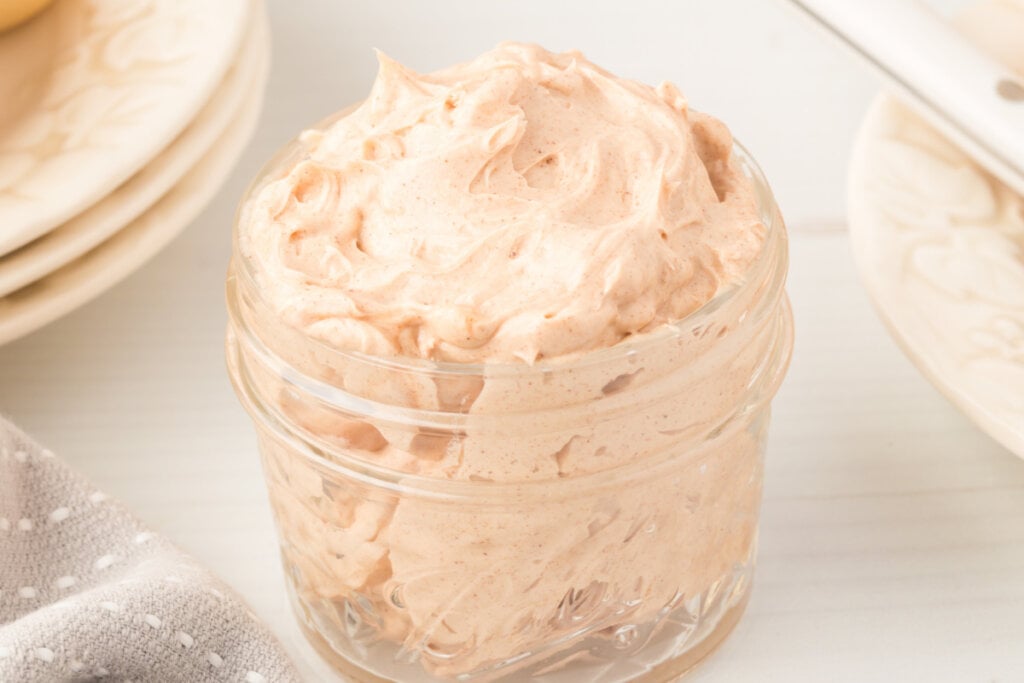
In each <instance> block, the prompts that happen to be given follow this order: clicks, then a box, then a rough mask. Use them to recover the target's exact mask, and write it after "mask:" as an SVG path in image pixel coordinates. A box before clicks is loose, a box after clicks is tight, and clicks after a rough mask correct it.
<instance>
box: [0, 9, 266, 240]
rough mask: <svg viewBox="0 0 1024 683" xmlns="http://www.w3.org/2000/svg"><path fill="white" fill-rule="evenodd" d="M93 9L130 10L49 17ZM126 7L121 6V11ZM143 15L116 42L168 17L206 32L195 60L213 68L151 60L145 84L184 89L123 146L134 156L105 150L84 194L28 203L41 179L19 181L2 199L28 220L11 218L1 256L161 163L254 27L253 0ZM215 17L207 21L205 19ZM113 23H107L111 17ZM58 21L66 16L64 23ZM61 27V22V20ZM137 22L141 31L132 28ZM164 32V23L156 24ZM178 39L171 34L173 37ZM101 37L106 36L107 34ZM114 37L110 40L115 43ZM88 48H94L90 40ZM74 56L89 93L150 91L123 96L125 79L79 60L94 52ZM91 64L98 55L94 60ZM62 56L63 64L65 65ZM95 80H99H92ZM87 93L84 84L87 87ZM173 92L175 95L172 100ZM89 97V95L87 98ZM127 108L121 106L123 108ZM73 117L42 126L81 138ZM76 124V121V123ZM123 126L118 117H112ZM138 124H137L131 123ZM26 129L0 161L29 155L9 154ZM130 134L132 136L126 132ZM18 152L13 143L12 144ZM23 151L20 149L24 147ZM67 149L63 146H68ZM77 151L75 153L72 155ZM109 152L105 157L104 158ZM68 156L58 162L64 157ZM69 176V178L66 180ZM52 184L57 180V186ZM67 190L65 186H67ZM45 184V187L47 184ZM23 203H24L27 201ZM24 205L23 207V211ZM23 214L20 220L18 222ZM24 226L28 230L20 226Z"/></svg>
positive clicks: (54, 115) (82, 184)
mask: <svg viewBox="0 0 1024 683" xmlns="http://www.w3.org/2000/svg"><path fill="white" fill-rule="evenodd" d="M75 4H78V5H82V4H87V5H89V7H90V8H91V9H92V10H94V11H93V13H92V16H93V17H94V20H95V17H96V15H99V14H102V12H100V10H99V9H98V8H106V7H107V6H108V5H110V6H111V7H112V9H111V10H110V13H111V14H112V15H114V16H115V17H116V13H117V12H118V11H121V12H125V11H126V10H125V9H124V6H125V5H126V4H127V3H126V2H121V3H109V2H97V0H63V1H62V2H58V3H55V4H54V5H53V6H51V7H49V8H48V9H47V10H45V11H44V13H43V15H49V14H51V13H55V12H58V13H59V12H67V13H70V12H72V11H79V10H76V9H75V8H74V7H72V5H75ZM119 5H120V6H119ZM142 6H143V3H139V7H142ZM139 7H136V8H135V10H136V15H135V16H131V12H130V11H128V14H129V19H128V20H127V21H126V23H125V24H123V25H121V26H118V28H117V31H118V32H117V33H114V34H113V38H114V39H116V38H117V37H119V36H123V35H125V34H126V33H129V29H132V28H135V29H136V30H142V29H140V28H139V27H140V26H141V27H143V28H146V26H147V25H146V23H145V22H147V21H149V20H150V18H147V17H145V16H142V15H143V13H144V11H153V12H163V13H166V15H165V14H161V15H160V16H161V17H163V22H164V23H165V25H167V26H172V25H176V24H178V23H180V22H188V21H193V23H194V25H200V26H202V25H205V32H204V33H203V38H201V39H200V40H199V42H198V43H196V44H195V45H194V47H195V50H194V52H195V54H193V55H192V56H191V61H192V62H194V61H196V60H198V59H200V57H201V55H200V53H203V54H205V56H206V58H207V59H208V61H207V62H204V63H202V64H192V63H191V62H189V64H190V66H189V67H186V66H184V64H185V63H186V62H188V60H185V59H181V58H180V55H179V56H177V57H178V58H177V59H172V58H171V56H168V59H167V61H166V62H164V63H161V64H159V65H157V64H156V63H155V62H158V61H159V60H152V58H151V57H150V58H149V59H148V60H147V62H148V65H147V69H150V70H152V71H153V73H152V74H151V75H150V78H151V80H150V81H148V82H146V81H144V79H143V82H145V83H146V85H148V86H152V85H154V84H156V83H159V84H160V85H161V87H165V88H167V87H168V86H169V85H170V84H173V83H175V81H177V84H176V86H175V87H170V88H169V89H168V94H167V96H166V97H165V98H163V99H161V102H160V105H159V106H153V107H152V109H154V110H155V113H154V112H153V111H150V112H149V114H148V115H147V116H144V117H140V119H139V120H140V121H141V120H143V119H144V120H145V123H144V124H143V123H140V124H139V127H138V128H137V129H136V133H137V134H136V135H134V136H133V137H132V139H131V141H130V142H131V144H119V145H118V147H119V148H127V149H129V150H130V151H127V152H124V151H122V152H121V153H120V154H112V153H111V152H110V150H109V148H104V147H102V146H101V147H99V149H101V150H104V151H100V152H96V153H94V154H93V155H92V157H91V158H93V159H94V163H96V161H95V160H96V159H97V158H99V157H102V161H99V162H98V163H100V165H101V167H102V166H105V167H106V168H105V172H103V173H93V172H86V171H85V170H83V171H81V173H79V174H78V175H77V176H76V183H77V189H75V187H76V186H72V185H71V184H69V183H66V180H65V178H63V177H61V179H60V180H59V181H57V184H58V185H59V186H60V191H48V192H46V193H45V195H44V196H43V197H37V198H36V200H35V201H24V200H23V197H24V196H25V195H27V194H28V195H30V194H31V192H29V191H28V190H27V189H26V186H25V185H26V182H28V183H29V184H40V180H39V179H38V178H36V179H32V180H26V179H30V178H31V174H25V173H22V174H21V175H20V176H19V179H18V180H17V181H15V182H14V183H11V184H7V185H4V186H0V199H3V198H4V197H5V195H6V196H7V198H8V199H11V198H14V199H13V200H12V201H14V202H15V204H14V207H19V206H20V207H21V209H23V210H24V211H25V212H26V213H25V215H24V216H22V217H21V218H20V219H18V218H17V217H10V216H8V221H7V222H6V224H5V226H4V231H3V232H0V254H6V253H8V252H10V251H12V250H13V249H16V248H17V247H19V246H21V245H23V244H25V243H27V242H29V241H31V240H32V239H35V238H36V237H39V236H40V235H42V234H44V233H46V232H47V231H49V230H51V229H53V228H54V227H56V226H58V225H60V224H61V223H63V222H64V221H66V220H68V219H69V218H71V217H72V216H74V215H75V214H77V213H79V212H80V211H82V210H83V209H85V208H86V207H88V206H90V205H91V204H93V203H94V202H96V201H97V200H99V199H100V198H101V197H103V196H104V195H105V194H106V193H107V192H108V191H109V190H110V188H111V187H116V186H118V185H120V184H121V183H123V182H124V181H125V180H127V179H128V178H130V177H131V176H132V175H134V174H135V173H136V172H138V171H139V169H141V168H142V167H143V166H145V165H146V163H148V162H149V161H150V160H151V159H152V158H153V157H155V156H156V155H157V154H158V153H159V152H160V150H162V149H163V148H165V147H166V146H167V145H168V144H169V143H170V142H171V141H172V140H173V139H174V138H175V137H176V136H177V135H178V134H179V133H180V132H181V131H182V130H183V129H184V128H185V126H186V125H188V123H189V121H191V120H192V119H193V118H195V116H196V114H197V113H198V111H199V109H200V108H201V107H202V106H203V104H204V103H206V102H207V101H208V100H209V99H210V97H211V96H212V94H213V91H214V89H215V88H216V86H217V84H218V83H219V82H220V81H221V80H222V78H223V76H224V74H225V72H226V71H227V69H228V67H229V65H230V64H231V61H232V58H233V57H234V56H235V55H237V54H238V49H239V45H240V43H241V39H242V35H243V31H244V29H245V27H246V26H247V24H248V16H247V13H248V12H249V11H250V3H249V2H247V1H246V0H216V2H214V3H208V2H205V1H204V0H187V1H186V0H173V1H172V2H167V1H161V0H148V2H146V3H145V7H144V9H139ZM204 14H205V15H207V16H204ZM43 15H40V16H38V17H35V18H33V19H32V20H31V21H30V22H29V23H32V22H37V21H46V20H50V19H48V17H46V16H43ZM104 16H105V15H104ZM197 17H201V18H202V20H201V21H199V20H197ZM57 18H58V19H59V18H60V16H59V15H58V17H57ZM53 20H54V21H56V19H53ZM132 22H135V23H132ZM151 23H152V24H154V25H155V24H156V23H158V22H151ZM25 28H26V26H21V27H18V28H16V29H13V30H14V31H21V30H24V29H25ZM101 28H102V29H103V31H104V32H105V31H107V30H109V27H107V26H102V24H101ZM165 30H167V31H170V30H171V29H170V28H168V29H165ZM96 32H97V33H99V32H101V31H99V29H97V30H96ZM108 37H109V36H108ZM82 42H89V41H88V40H83V41H82ZM68 52H69V53H70V54H72V55H74V56H73V57H72V58H71V61H72V62H75V64H73V68H71V67H69V70H74V69H78V68H80V69H81V70H82V71H83V72H85V73H86V76H84V77H83V78H84V80H85V81H87V86H88V88H91V89H93V90H96V89H103V88H109V89H112V90H114V91H115V92H118V94H119V95H124V96H125V97H129V98H130V97H131V96H132V94H134V95H135V96H139V95H140V94H141V93H142V92H143V91H144V90H145V88H144V87H136V89H135V90H129V89H125V90H121V91H119V86H118V81H117V80H116V79H117V78H124V76H123V74H118V73H116V70H114V71H115V73H114V74H113V75H109V74H104V73H100V72H103V71H108V70H107V69H96V68H89V67H87V66H79V65H78V63H77V61H76V60H82V63H83V64H84V63H87V62H86V58H85V57H82V56H81V55H80V53H84V52H86V50H84V49H82V48H81V46H79V45H77V44H73V45H70V46H68ZM90 57H91V55H90ZM59 59H60V56H58V60H59ZM172 63H178V64H177V66H176V67H175V68H176V69H177V70H176V71H175V72H174V73H175V74H176V78H171V77H169V75H168V74H167V73H164V71H163V69H165V68H168V65H170V64H172ZM90 79H94V80H90ZM79 85H81V84H79ZM172 91H173V95H171V94H170V93H171V92H172ZM81 92H85V90H83V91H80V92H79V93H78V94H81ZM57 99H58V100H59V101H60V102H61V103H62V104H58V105H55V106H58V107H61V106H64V103H67V102H69V101H72V100H75V99H77V98H76V97H61V98H57ZM123 103H124V100H121V104H123ZM70 110H71V111H76V109H75V108H74V107H71V109H70ZM66 112H67V110H66V109H60V111H46V112H45V113H44V114H41V115H40V116H41V119H42V120H44V121H51V120H60V121H61V123H60V125H61V126H65V127H72V128H75V132H76V133H77V132H79V131H78V130H77V129H78V128H79V124H78V123H76V124H74V126H69V125H68V122H67V118H68V115H67V113H66ZM72 118H73V117H72ZM83 118H86V119H88V118H89V117H88V116H85V115H84V114H83ZM110 118H116V117H110ZM129 118H130V117H129ZM103 120H104V121H105V122H106V123H105V124H103V125H100V124H97V125H96V128H98V129H103V128H104V126H105V125H111V126H112V125H113V124H110V123H109V119H107V118H104V119H103ZM24 123H25V121H24V119H22V120H21V124H12V125H10V126H7V127H5V128H7V129H8V134H7V135H5V136H2V137H0V153H2V154H12V155H13V154H23V153H24V152H23V149H24V148H22V147H19V146H18V145H15V146H14V147H13V148H9V147H5V143H6V142H7V139H8V138H11V137H12V135H11V132H12V131H13V132H14V133H17V134H18V135H16V136H14V137H18V138H19V139H21V137H22V136H21V135H20V134H21V133H22V132H23V129H22V128H23V125H24ZM112 130H113V128H112V127H111V129H110V130H106V131H105V132H104V133H103V134H104V135H110V134H111V131H112ZM122 132H124V131H122ZM93 134H96V130H95V129H93V130H92V131H90V135H93ZM119 137H120V134H119ZM11 144H13V143H11ZM19 144H20V143H19ZM62 144H63V143H62ZM72 151H73V150H72ZM104 152H105V153H104ZM62 153H69V151H68V149H63V148H62ZM59 156H60V155H57V157H59ZM54 158H55V157H53V156H49V157H46V159H45V162H46V163H52V162H53V160H54ZM42 164H43V161H40V162H39V163H37V164H36V165H35V166H30V167H31V168H36V169H38V168H40V167H41V166H42ZM79 165H80V163H79V161H76V168H77V167H78V166H79ZM61 175H62V176H63V174H61ZM51 180H52V178H51ZM62 183H65V184H62ZM43 184H45V183H43ZM19 198H22V199H19ZM19 202H22V203H19ZM8 210H9V212H10V213H15V210H14V208H13V207H9V208H8ZM16 215H17V214H15V216H16ZM18 222H20V223H21V224H20V225H18Z"/></svg>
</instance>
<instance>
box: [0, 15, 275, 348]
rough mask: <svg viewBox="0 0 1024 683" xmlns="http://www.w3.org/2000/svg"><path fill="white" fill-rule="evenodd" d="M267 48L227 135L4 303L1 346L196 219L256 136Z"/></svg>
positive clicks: (93, 292) (76, 303) (109, 282)
mask: <svg viewBox="0 0 1024 683" xmlns="http://www.w3.org/2000/svg"><path fill="white" fill-rule="evenodd" d="M260 11H261V13H262V12H263V10H262V9H261V10H260ZM264 25H265V24H264ZM264 43H265V45H267V47H266V48H265V49H264V51H263V53H264V55H266V57H265V61H264V63H263V64H262V65H261V68H260V75H259V77H258V83H256V84H254V85H253V86H252V87H251V89H250V91H249V93H248V96H247V97H246V98H245V101H244V102H243V104H242V106H241V107H240V108H239V112H238V115H237V116H236V117H234V119H233V120H234V125H233V126H232V127H231V128H230V129H229V131H228V134H226V135H224V136H222V137H221V138H220V139H219V140H218V141H217V143H215V145H214V146H213V147H212V148H211V149H210V150H208V151H207V153H206V155H204V157H203V159H202V160H200V161H199V163H198V164H197V165H196V166H195V167H193V169H192V171H191V172H190V173H188V174H187V175H186V176H185V178H184V179H183V180H182V181H181V182H180V183H178V184H177V185H175V186H174V187H173V188H172V189H171V190H170V192H169V193H168V194H167V195H165V196H164V197H162V198H161V199H160V200H158V201H157V202H156V203H155V204H154V205H153V206H152V207H150V209H148V210H147V211H146V212H145V213H143V214H142V215H141V216H139V217H138V218H137V219H136V220H135V221H133V222H132V223H131V224H129V225H127V226H125V228H124V229H122V230H121V231H119V232H118V233H117V234H116V235H114V236H113V237H112V238H110V239H109V240H107V241H106V242H104V243H102V244H101V245H99V246H98V247H96V248H94V249H92V250H91V251H90V252H88V253H86V254H85V255H83V256H82V257H80V258H79V259H76V260H75V261H73V262H72V263H70V264H68V265H66V266H64V267H63V268H61V269H59V270H57V271H55V272H54V273H51V274H50V275H48V276H47V277H45V278H43V279H41V280H39V281H37V282H35V283H33V284H32V285H29V286H28V287H26V288H24V289H22V290H19V291H18V292H15V293H14V294H13V295H11V296H9V297H5V298H3V299H0V344H6V343H9V342H11V341H14V340H15V339H18V338H20V337H23V336H25V335H27V334H29V333H31V332H34V331H35V330H37V329H39V328H41V327H43V326H44V325H46V324H48V323H50V322H53V321H54V320H57V319H58V318H60V317H62V316H64V315H66V314H67V313H69V312H71V311H72V310H74V309H76V308H78V307H80V306H82V305H83V304H85V303H87V302H89V301H91V300H92V299H94V298H95V297H97V296H99V295H100V294H102V293H103V292H105V291H106V290H107V289H109V288H111V287H112V286H114V285H115V284H117V283H118V282H120V281H121V280H122V279H124V278H125V277H127V276H128V275H130V274H131V273H132V272H134V271H135V270H136V269H137V268H139V267H140V266H141V265H142V264H144V263H145V262H146V261H148V260H149V259H150V258H152V257H153V256H155V255H156V254H157V252H159V251H160V250H161V249H162V248H163V247H164V246H166V245H167V243H169V242H170V241H171V240H172V239H173V238H174V237H175V236H177V234H178V233H179V232H181V231H182V230H183V229H185V228H186V227H188V225H189V224H191V223H192V222H193V221H194V220H195V219H196V217H197V216H198V215H199V214H200V213H201V212H202V210H203V209H204V208H205V207H206V205H207V204H208V203H209V201H210V199H212V197H213V196H214V194H216V192H217V191H218V189H219V188H220V186H221V185H222V184H223V182H224V181H225V180H226V179H227V177H228V175H230V173H231V171H232V170H233V168H234V166H235V164H236V162H237V161H238V159H239V157H241V155H242V153H243V152H244V151H245V148H246V147H247V146H248V143H249V140H250V139H251V138H252V135H253V133H254V132H255V129H256V124H257V123H258V121H259V115H260V111H261V108H262V101H263V95H264V92H265V87H266V76H267V71H268V63H267V62H269V52H270V50H269V37H268V36H267V34H266V33H264Z"/></svg>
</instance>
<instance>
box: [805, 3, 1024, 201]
mask: <svg viewBox="0 0 1024 683" xmlns="http://www.w3.org/2000/svg"><path fill="white" fill-rule="evenodd" d="M792 2H793V3H794V4H795V5H797V6H798V7H799V8H800V9H802V10H804V12H805V13H807V14H808V15H810V16H811V17H812V18H813V19H815V20H816V21H817V22H818V23H820V24H821V25H823V26H824V27H825V28H827V29H828V30H829V31H830V32H832V33H833V34H834V35H835V36H837V37H839V38H841V39H842V40H843V42H845V43H846V44H847V45H849V46H850V47H851V48H853V49H854V50H856V51H857V52H858V53H860V54H861V56H863V57H864V58H865V59H867V60H868V61H869V62H871V63H872V64H873V65H874V66H875V67H876V68H877V69H878V70H879V71H881V72H882V73H883V74H884V75H885V76H886V77H887V78H888V79H889V80H890V81H891V82H892V84H893V85H895V86H896V87H897V88H898V90H899V92H900V93H901V94H902V95H903V96H904V97H905V98H906V99H907V100H908V104H910V105H911V107H912V108H914V109H915V110H916V111H917V112H918V113H920V114H921V115H922V116H924V117H925V118H926V119H927V120H928V121H929V122H930V123H932V124H933V125H934V126H936V127H937V128H938V129H939V130H941V131H942V132H943V133H944V134H945V135H947V136H949V137H950V138H951V139H952V141H953V142H954V144H957V145H958V146H960V147H961V148H962V149H963V150H964V151H965V152H967V153H968V154H969V155H971V156H972V157H974V158H975V159H976V160H977V161H978V162H979V163H980V164H981V165H982V166H984V167H985V168H987V169H988V170H990V171H991V172H992V173H993V174H995V175H996V176H998V177H999V178H1000V179H1001V180H1003V181H1004V182H1006V183H1007V184H1008V185H1010V186H1011V187H1012V188H1014V189H1015V190H1016V191H1017V192H1019V193H1021V194H1024V79H1022V78H1021V77H1020V76H1019V75H1017V74H1015V73H1013V72H1012V71H1010V70H1009V69H1008V68H1007V67H1005V66H1003V65H1002V64H1000V63H998V62H996V61H995V60H993V59H990V58H989V57H988V56H987V55H985V54H984V53H982V52H981V51H980V50H979V49H977V48H976V47H974V46H973V45H972V44H971V43H969V42H968V41H967V40H966V39H964V38H963V37H962V36H961V35H960V34H959V33H957V32H956V31H955V30H954V29H953V28H952V27H951V26H949V25H948V24H947V23H946V22H945V21H943V20H942V18H941V17H939V16H938V15H937V14H935V13H934V12H933V11H931V10H930V9H929V8H928V7H926V6H924V5H922V4H921V3H920V2H915V1H914V0H856V1H854V0H792ZM1022 40H1024V38H1022Z"/></svg>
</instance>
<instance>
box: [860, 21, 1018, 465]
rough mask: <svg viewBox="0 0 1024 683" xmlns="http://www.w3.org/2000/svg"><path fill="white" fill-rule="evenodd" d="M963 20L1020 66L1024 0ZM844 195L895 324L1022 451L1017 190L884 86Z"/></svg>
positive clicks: (869, 280)
mask: <svg viewBox="0 0 1024 683" xmlns="http://www.w3.org/2000/svg"><path fill="white" fill-rule="evenodd" d="M958 23H959V25H960V27H961V28H962V29H963V30H965V31H966V32H967V33H968V34H969V35H970V36H971V38H972V39H973V40H974V41H975V42H976V43H977V44H978V45H981V46H984V47H985V48H986V49H987V50H989V51H991V52H992V53H993V54H994V55H995V56H997V57H998V58H1000V59H1001V60H1002V61H1004V62H1005V63H1006V64H1009V65H1010V66H1011V67H1013V68H1015V69H1017V70H1019V71H1020V72H1022V73H1024V40H1021V38H1020V36H1022V35H1024V5H1017V6H1014V4H1013V3H1007V2H986V3H983V4H981V5H976V6H974V7H972V8H971V9H969V10H968V11H967V13H965V14H963V15H962V16H961V17H959V19H958ZM1022 134H1024V132H1022ZM848 205H849V219H850V233H851V237H852V241H853V247H854V256H855V258H856V260H857V263H858V267H859V269H860V272H861V276H862V278H863V279H864V282H865V284H866V285H867V289H868V292H869V293H870V295H871V298H872V299H873V300H874V303H875V306H876V308H877V309H878V311H879V313H880V314H881V317H882V319H883V320H884V321H885V323H886V324H887V325H888V327H889V329H890V331H891V332H892V334H893V336H894V337H895V338H896V340H897V341H898V342H899V343H900V344H901V346H902V347H903V348H904V350H905V351H906V352H907V354H908V355H909V356H910V357H911V359H912V360H913V361H914V362H915V363H916V364H917V366H918V368H919V369H920V370H921V372H922V373H924V375H925V376H926V377H928V379H929V380H930V381H931V382H932V383H933V384H935V386H936V387H938V388H939V390H940V391H942V393H943V394H945V395H946V396H947V397H948V398H949V399H950V400H951V401H952V402H953V403H954V404H956V406H957V407H959V408H960V409H961V410H962V411H963V412H964V413H965V414H966V415H967V416H968V417H970V418H971V419H972V420H973V421H974V422H975V423H977V424H978V426H980V427H981V428H982V429H984V430H985V431H986V432H988V433H989V434H990V435H992V436H993V437H994V438H995V439H997V440H998V441H999V442H1001V443H1002V444H1003V445H1005V446H1006V447H1007V448H1009V449H1010V450H1011V451H1013V452H1014V453H1016V454H1017V455H1020V456H1021V457H1024V198H1021V197H1019V196H1016V195H1014V194H1013V193H1012V192H1010V191H1009V190H1008V189H1006V188H1005V187H1003V186H1001V185H1000V184H999V183H998V182H996V181H995V180H994V179H993V178H991V177H990V176H989V175H987V174H986V173H984V172H983V171H981V170H979V169H978V168H977V167H976V166H975V165H974V164H973V163H972V162H971V161H970V160H969V159H968V158H967V157H966V156H965V155H964V154H963V153H962V152H960V151H959V150H957V149H956V148H955V147H953V146H952V145H951V144H949V143H948V142H947V141H946V140H945V139H943V138H942V137H941V136H939V135H938V134H937V133H935V132H934V131H933V130H931V129H930V128H929V127H928V126H927V125H926V124H925V123H923V122H922V121H921V120H920V119H918V118H917V117H916V116H914V115H913V114H911V113H910V112H909V111H907V110H906V109H904V108H903V107H902V106H901V105H899V104H898V103H896V102H895V101H894V100H893V99H891V98H890V97H889V96H885V95H883V96H880V97H879V98H878V99H877V100H876V101H875V103H874V105H873V106H872V107H871V109H870V111H869V112H868V115H867V118H866V120H865V121H864V124H863V126H862V128H861V131H860V134H859V136H858V139H857V142H856V144H855V148H854V157H853V161H852V165H851V168H850V186H849V197H848Z"/></svg>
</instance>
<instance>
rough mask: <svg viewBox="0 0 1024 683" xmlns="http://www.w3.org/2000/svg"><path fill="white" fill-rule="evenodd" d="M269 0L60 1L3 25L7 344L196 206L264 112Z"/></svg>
mask: <svg viewBox="0 0 1024 683" xmlns="http://www.w3.org/2000/svg"><path fill="white" fill-rule="evenodd" d="M269 57H270V49H269V36H268V29H267V24H266V16H265V14H264V9H263V6H262V5H261V4H260V3H259V0H216V1H215V2H210V1H209V0H58V1H57V2H56V3H55V4H54V5H53V6H52V7H50V8H49V9H47V10H46V11H45V12H43V13H42V14H40V15H39V16H37V17H35V18H34V19H32V20H31V21H29V22H27V23H25V24H23V25H21V26H19V27H17V28H15V29H13V30H10V31H7V32H5V33H0V343H4V342H7V341H10V340H12V339H15V338H17V337H20V336H22V335H24V334H27V333H29V332H31V331H32V330H34V329H37V328H38V327H41V326H42V325H45V324H46V323H48V322H50V321H52V320H55V319H56V318H58V317H60V316H61V315H64V314H65V313H67V312H69V311H71V310H72V309H74V308H76V307H77V306H80V305H82V304H83V303H85V302H87V301H89V300H90V299H92V298H93V297H95V296H96V295H98V294H99V293H101V292H103V291H104V290H105V289H107V288H109V287H110V286H112V285H113V284H115V283H116V282H118V281H119V280H121V279H122V278H124V277H125V276H127V275H128V274H129V273H131V272H132V271H133V270H134V269H135V268H137V267H138V266H139V265H141V264H142V263H143V262H145V261H146V260H147V259H148V258H150V257H151V256H153V255H154V254H155V253H156V252H157V251H158V250H159V249H160V248H162V247H163V246H164V245H165V244H167V242H169V241H170V240H171V238H172V237H174V236H175V235H176V234H178V232H180V231H181V230H182V229H183V228H184V227H185V226H187V225H188V224H189V223H191V222H192V220H193V219H194V218H195V217H196V216H197V215H198V214H199V212H200V210H201V209H202V208H203V206H204V205H205V204H206V203H207V202H208V201H209V200H210V199H211V198H212V197H213V195H214V193H215V192H216V191H217V189H218V188H219V187H220V185H221V184H222V182H223V181H224V180H225V179H226V177H227V175H228V173H229V172H230V170H231V169H232V167H233V166H234V164H235V162H236V161H237V159H238V157H239V156H240V154H241V153H242V151H243V149H244V148H245V146H246V144H247V143H248V141H249V139H250V137H251V136H252V133H253V130H254V129H255V126H256V121H257V118H258V116H259V111H260V108H261V104H262V100H263V90H264V85H265V82H266V75H267V67H268V62H269Z"/></svg>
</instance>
